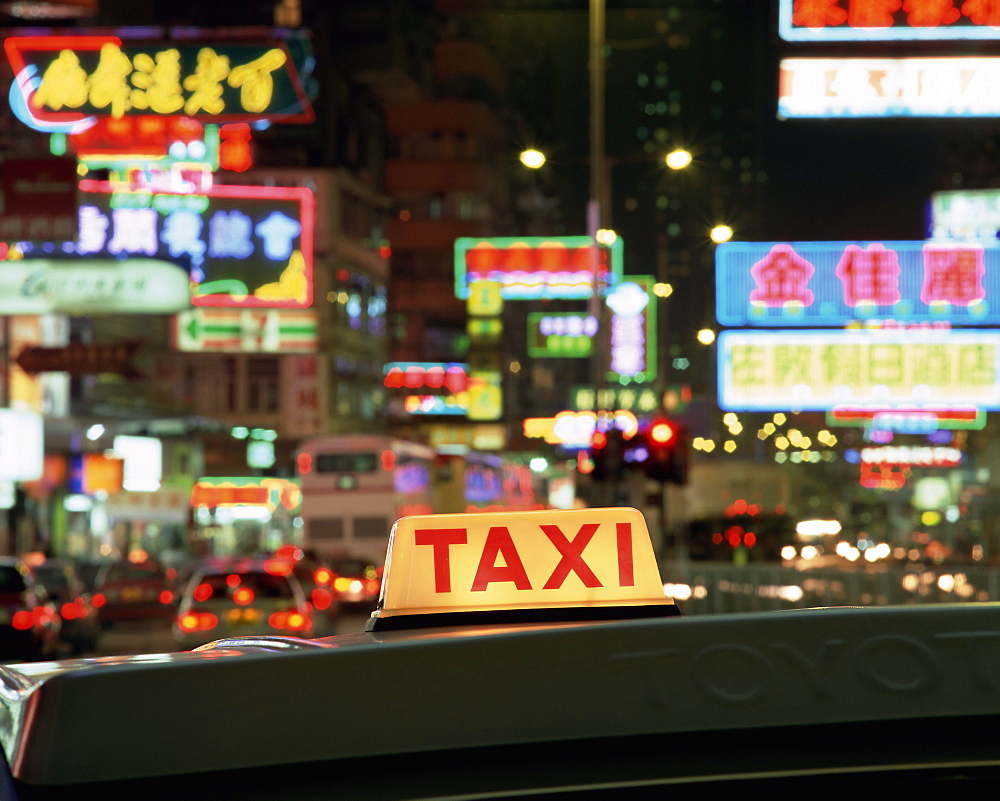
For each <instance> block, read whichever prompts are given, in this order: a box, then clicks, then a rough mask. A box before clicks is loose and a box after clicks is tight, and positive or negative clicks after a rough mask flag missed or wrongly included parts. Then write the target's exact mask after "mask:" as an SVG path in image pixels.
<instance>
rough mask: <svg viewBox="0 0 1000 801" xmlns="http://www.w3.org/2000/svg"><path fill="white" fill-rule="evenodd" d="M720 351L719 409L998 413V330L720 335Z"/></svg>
mask: <svg viewBox="0 0 1000 801" xmlns="http://www.w3.org/2000/svg"><path fill="white" fill-rule="evenodd" d="M718 343H719V345H718V346H719V405H720V406H721V407H722V408H724V409H730V410H754V409H758V410H772V411H784V410H789V409H792V410H815V411H828V410H831V409H834V408H837V407H839V406H852V405H866V404H885V405H913V406H924V407H928V408H936V407H941V408H949V407H954V406H960V407H966V406H975V407H978V408H982V409H998V408H1000V331H998V330H996V329H990V330H986V329H983V330H977V331H971V330H962V331H959V330H947V329H917V330H914V329H909V330H905V329H904V330H899V329H883V330H878V331H872V330H847V331H836V330H829V331H828V330H805V331H724V332H723V333H721V334H720V335H719V339H718Z"/></svg>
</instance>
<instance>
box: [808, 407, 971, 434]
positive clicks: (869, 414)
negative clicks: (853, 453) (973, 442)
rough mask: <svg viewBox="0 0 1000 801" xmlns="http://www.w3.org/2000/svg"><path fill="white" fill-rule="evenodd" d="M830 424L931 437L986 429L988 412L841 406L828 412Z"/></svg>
mask: <svg viewBox="0 0 1000 801" xmlns="http://www.w3.org/2000/svg"><path fill="white" fill-rule="evenodd" d="M826 422H827V425H831V426H869V427H871V428H875V429H880V430H883V431H897V432H899V433H901V434H930V433H932V432H934V431H937V430H939V429H982V428H984V427H985V426H986V412H984V411H982V410H981V409H973V408H965V409H961V408H953V409H928V408H919V407H915V406H909V407H906V406H899V407H891V406H881V407H869V408H864V407H849V406H838V407H836V408H834V409H832V410H830V411H829V412H827V414H826Z"/></svg>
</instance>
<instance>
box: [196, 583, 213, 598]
mask: <svg viewBox="0 0 1000 801" xmlns="http://www.w3.org/2000/svg"><path fill="white" fill-rule="evenodd" d="M211 597H212V585H211V584H204V583H203V584H199V585H198V586H197V587H195V588H194V599H195V600H196V601H198V602H204V601H207V600H208V599H209V598H211Z"/></svg>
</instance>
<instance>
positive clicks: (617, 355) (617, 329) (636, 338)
mask: <svg viewBox="0 0 1000 801" xmlns="http://www.w3.org/2000/svg"><path fill="white" fill-rule="evenodd" d="M654 283H655V279H654V278H652V277H651V276H635V275H630V276H628V278H627V279H626V280H624V281H622V282H621V283H619V284H617V285H615V287H614V288H613V289H612V290H611V291H610V292H609V293H608V297H607V304H608V306H609V307H610V309H611V311H612V315H611V369H610V370H609V371H608V378H610V379H612V380H618V381H622V380H623V379H624V380H625V381H630V380H631V381H639V382H642V381H652V380H653V379H654V378H656V302H655V300H656V298H655V296H654V295H653V293H652V289H653V284H654Z"/></svg>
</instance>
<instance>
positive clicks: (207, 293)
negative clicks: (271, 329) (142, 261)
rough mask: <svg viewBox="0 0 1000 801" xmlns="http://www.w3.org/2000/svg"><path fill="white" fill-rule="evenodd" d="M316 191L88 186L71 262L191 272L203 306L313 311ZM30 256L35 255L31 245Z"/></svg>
mask: <svg viewBox="0 0 1000 801" xmlns="http://www.w3.org/2000/svg"><path fill="white" fill-rule="evenodd" d="M313 208H314V200H313V194H312V191H311V190H309V189H306V188H304V187H261V186H213V187H211V188H210V189H208V190H207V191H204V192H201V193H198V194H177V193H170V192H159V191H150V190H143V191H136V192H133V191H130V190H129V189H127V188H122V187H120V186H119V185H117V184H114V183H110V182H106V181H81V182H80V211H79V234H78V237H77V240H76V242H74V243H70V244H68V245H67V246H66V247H64V250H65V251H66V253H67V255H74V254H75V255H78V256H87V257H95V256H103V257H105V258H114V259H126V258H130V257H144V258H145V257H149V258H157V259H162V260H164V261H172V262H175V263H188V264H190V265H191V270H190V271H191V279H192V282H193V284H192V303H193V305H195V306H245V307H276V308H278V307H285V308H308V307H309V306H310V305H311V304H312V294H313V280H312V276H313V228H314V222H313V215H314V211H313ZM22 249H23V250H24V252H25V254H26V255H29V254H30V253H31V251H32V249H33V248H32V247H31V246H29V245H24V246H22Z"/></svg>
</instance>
